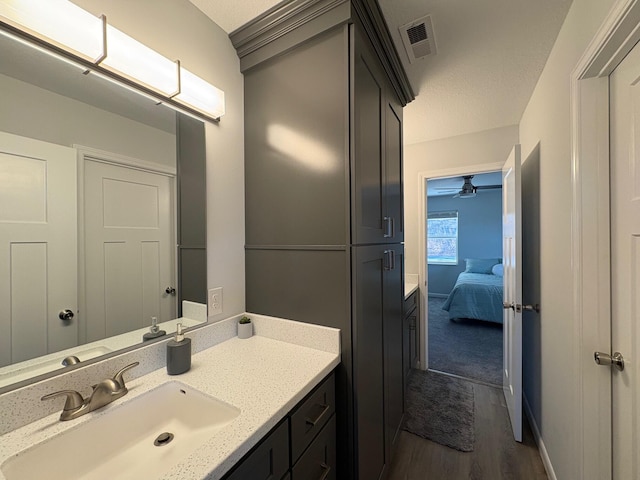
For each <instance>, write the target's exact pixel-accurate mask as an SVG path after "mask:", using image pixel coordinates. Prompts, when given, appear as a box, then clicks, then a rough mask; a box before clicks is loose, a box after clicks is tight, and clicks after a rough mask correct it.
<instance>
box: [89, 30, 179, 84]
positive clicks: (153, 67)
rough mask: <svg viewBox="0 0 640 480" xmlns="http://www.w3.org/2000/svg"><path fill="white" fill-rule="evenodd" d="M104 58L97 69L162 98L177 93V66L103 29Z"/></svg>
mask: <svg viewBox="0 0 640 480" xmlns="http://www.w3.org/2000/svg"><path fill="white" fill-rule="evenodd" d="M107 47H108V48H107V58H105V59H104V60H103V61H102V62H101V65H104V66H106V67H108V68H109V69H110V70H113V71H115V72H118V73H121V74H123V75H124V76H126V77H129V78H131V79H132V80H135V81H137V82H139V83H142V84H144V85H146V86H147V87H149V88H151V89H152V90H155V91H157V92H159V93H163V94H164V95H167V96H171V95H174V94H175V93H176V92H177V91H178V65H177V64H176V63H175V62H172V61H171V60H169V59H168V58H166V57H163V56H162V55H160V54H159V53H158V52H156V51H155V50H152V49H151V48H149V47H147V46H146V45H143V44H142V43H140V42H138V41H137V40H134V39H133V38H131V37H130V36H129V35H127V34H126V33H123V32H121V31H120V30H118V29H117V28H114V27H112V26H111V25H107Z"/></svg>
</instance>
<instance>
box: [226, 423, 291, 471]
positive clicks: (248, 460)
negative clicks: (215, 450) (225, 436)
mask: <svg viewBox="0 0 640 480" xmlns="http://www.w3.org/2000/svg"><path fill="white" fill-rule="evenodd" d="M287 470H289V420H288V419H287V420H285V421H284V422H282V423H281V424H280V426H279V427H277V428H276V429H275V430H274V431H273V432H271V433H270V434H269V435H268V436H267V437H266V438H265V439H264V440H262V442H260V444H259V445H258V446H257V447H256V448H255V449H254V450H253V451H252V452H251V453H249V454H248V455H247V456H246V457H245V458H244V459H243V460H241V461H240V463H239V464H238V465H237V466H236V468H235V469H234V470H233V472H232V473H230V474H229V475H227V476H226V477H225V480H278V479H281V478H282V477H284V475H285V474H286V473H287Z"/></svg>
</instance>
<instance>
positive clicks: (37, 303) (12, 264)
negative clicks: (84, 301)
mask: <svg viewBox="0 0 640 480" xmlns="http://www.w3.org/2000/svg"><path fill="white" fill-rule="evenodd" d="M76 198H77V188H76V152H75V150H74V149H72V148H68V147H63V146H59V145H53V144H50V143H46V142H41V141H38V140H33V139H30V138H24V137H19V136H16V135H10V134H6V133H3V132H0V305H2V306H3V307H2V308H1V309H0V331H2V335H0V367H3V366H6V365H9V364H11V363H16V362H21V361H23V360H28V359H30V358H33V357H37V356H40V355H44V354H47V353H51V352H54V351H59V350H64V349H66V348H70V347H73V346H76V345H78V327H77V325H78V323H77V315H75V313H77V309H78V299H77V287H76V285H77V233H76V232H77V221H76V217H77V206H76V204H77V202H76ZM62 310H70V311H72V312H74V317H73V318H70V319H68V320H63V319H61V318H60V317H59V312H60V311H62Z"/></svg>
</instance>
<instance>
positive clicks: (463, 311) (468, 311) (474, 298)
mask: <svg viewBox="0 0 640 480" xmlns="http://www.w3.org/2000/svg"><path fill="white" fill-rule="evenodd" d="M500 267H502V266H501V265H500ZM467 270H469V269H468V268H467ZM502 282H503V277H502V276H501V275H494V274H493V273H491V271H489V273H475V272H473V271H472V272H469V271H464V272H462V273H461V274H460V275H458V279H457V280H456V283H455V285H454V287H453V290H451V293H450V294H449V296H448V297H447V300H446V301H445V303H444V305H443V306H442V309H443V310H446V311H447V312H449V319H454V318H472V319H475V320H484V321H487V322H495V323H502V298H503V297H502V291H503V287H502V285H503V283H502Z"/></svg>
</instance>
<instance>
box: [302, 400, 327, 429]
mask: <svg viewBox="0 0 640 480" xmlns="http://www.w3.org/2000/svg"><path fill="white" fill-rule="evenodd" d="M318 406H320V407H321V408H322V411H321V412H320V413H319V414H318V416H317V417H316V418H314V419H311V418H309V417H307V418H305V419H304V422H305V423H306V424H307V425H311V426H312V427H315V426H316V425H317V424H318V422H319V421H320V420H321V419H322V417H323V416H324V414H325V413H327V412H328V411H329V405H328V404H326V403H321V404H318Z"/></svg>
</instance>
